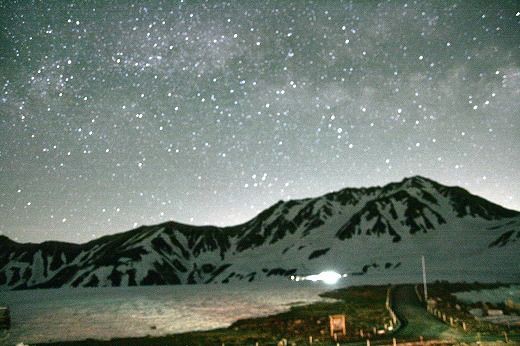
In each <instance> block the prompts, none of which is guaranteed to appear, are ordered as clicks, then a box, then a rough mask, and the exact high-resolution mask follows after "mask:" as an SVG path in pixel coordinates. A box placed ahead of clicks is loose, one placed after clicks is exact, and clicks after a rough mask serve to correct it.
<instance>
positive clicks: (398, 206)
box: [0, 176, 520, 289]
mask: <svg viewBox="0 0 520 346" xmlns="http://www.w3.org/2000/svg"><path fill="white" fill-rule="evenodd" d="M420 255H425V256H426V258H427V262H428V266H429V275H430V278H435V279H466V280H472V279H475V280H477V279H480V280H482V279H487V280H488V281H489V280H491V281H494V280H504V281H517V280H518V278H520V212H517V211H513V210H508V209H505V208H503V207H501V206H498V205H496V204H493V203H491V202H489V201H487V200H485V199H482V198H480V197H477V196H474V195H472V194H470V193H469V192H467V191H466V190H464V189H462V188H460V187H447V186H443V185H441V184H438V183H436V182H434V181H432V180H429V179H426V178H424V177H419V176H415V177H412V178H406V179H404V180H403V181H401V182H398V183H391V184H388V185H386V186H384V187H372V188H359V189H349V188H347V189H344V190H341V191H337V192H332V193H329V194H326V195H324V196H321V197H317V198H308V199H302V200H291V201H286V202H283V201H280V202H278V203H276V204H275V205H273V206H271V207H270V208H268V209H266V210H264V211H263V212H262V213H260V214H259V215H258V216H257V217H255V218H254V219H252V220H250V221H248V222H246V223H244V224H242V225H238V226H233V227H223V228H220V227H213V226H201V227H199V226H190V225H185V224H180V223H176V222H166V223H163V224H160V225H155V226H142V227H139V228H137V229H134V230H131V231H128V232H124V233H119V234H114V235H110V236H105V237H102V238H99V239H96V240H93V241H90V242H88V243H85V244H71V243H63V242H55V241H50V242H44V243H41V244H30V243H28V244H20V243H16V242H14V241H12V240H10V239H9V238H7V237H5V236H0V288H1V289H24V288H43V287H63V286H70V287H84V286H86V287H92V286H134V285H161V284H185V283H188V284H194V283H227V282H230V281H239V280H242V281H255V280H259V279H265V278H273V277H279V276H289V275H292V274H308V273H317V272H320V271H322V270H327V269H333V270H336V271H338V272H342V273H349V274H350V275H351V276H353V277H359V278H362V277H363V278H364V277H371V278H372V279H373V280H374V281H380V282H388V281H399V280H410V277H415V276H414V275H415V274H416V273H417V272H419V271H420V266H419V258H420Z"/></svg>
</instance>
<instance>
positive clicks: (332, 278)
mask: <svg viewBox="0 0 520 346" xmlns="http://www.w3.org/2000/svg"><path fill="white" fill-rule="evenodd" d="M341 277H342V275H341V274H338V273H336V272H334V271H325V272H321V273H319V274H317V275H308V276H306V277H305V279H306V280H310V281H313V282H316V281H323V282H324V283H326V284H329V285H334V284H335V283H336V282H338V280H339V279H340V278H341Z"/></svg>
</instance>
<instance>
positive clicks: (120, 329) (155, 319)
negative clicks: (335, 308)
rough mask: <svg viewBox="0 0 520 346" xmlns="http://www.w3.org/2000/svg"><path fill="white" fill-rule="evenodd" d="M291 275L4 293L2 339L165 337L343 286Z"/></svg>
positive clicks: (271, 311) (221, 323) (309, 299)
mask: <svg viewBox="0 0 520 346" xmlns="http://www.w3.org/2000/svg"><path fill="white" fill-rule="evenodd" d="M343 284H345V282H341V281H340V282H339V283H338V284H337V285H334V286H330V285H325V284H321V283H313V282H299V283H295V282H291V281H288V280H285V279H278V280H267V281H263V282H262V283H255V284H252V283H244V284H227V285H222V284H212V285H176V286H148V287H113V288H112V287H107V288H76V289H71V288H60V289H45V290H25V291H8V292H2V298H1V299H2V301H3V302H5V303H7V304H8V305H9V306H10V308H11V318H12V327H11V329H10V330H9V331H8V332H5V331H0V344H4V343H5V344H13V345H14V344H16V343H20V342H24V343H26V344H31V343H36V342H47V341H65V340H82V339H86V338H95V339H110V338H114V337H129V336H134V337H137V336H146V335H154V336H159V335H166V334H172V333H181V332H186V331H192V330H207V329H213V328H219V327H226V326H229V325H230V324H231V323H233V322H234V321H236V320H238V319H243V318H248V317H254V316H265V315H270V314H275V313H278V312H282V311H286V310H288V309H289V308H290V306H291V305H293V304H307V303H311V302H315V301H318V300H323V299H322V298H320V297H319V296H318V294H319V293H322V292H325V291H328V290H331V289H334V288H339V287H341V286H342V285H343Z"/></svg>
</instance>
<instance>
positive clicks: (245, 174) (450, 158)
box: [0, 0, 520, 242]
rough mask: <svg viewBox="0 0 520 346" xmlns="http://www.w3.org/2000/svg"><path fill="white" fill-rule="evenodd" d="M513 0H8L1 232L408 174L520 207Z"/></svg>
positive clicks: (29, 233)
mask: <svg viewBox="0 0 520 346" xmlns="http://www.w3.org/2000/svg"><path fill="white" fill-rule="evenodd" d="M110 3H113V4H110ZM115 3H117V5H114V4H115ZM519 11H520V5H519V3H518V2H515V1H494V2H493V1H481V2H476V1H437V0H436V1H409V2H405V1H386V2H380V3H377V2H375V1H351V2H345V1H315V2H303V1H293V2H291V1H280V2H276V1H265V2H253V1H251V2H249V1H247V2H246V1H236V2H217V1H208V2H196V3H193V2H183V1H180V2H179V1H177V2H173V1H172V2H170V1H164V2H157V1H155V2H154V1H150V2H146V5H137V4H131V3H124V2H123V1H117V2H109V1H89V2H83V1H71V2H68V1H67V2H66V1H41V2H35V3H29V2H27V1H1V2H0V13H1V14H0V20H1V37H0V88H1V90H0V92H1V95H0V220H1V221H0V232H2V233H3V234H5V235H7V236H9V237H12V238H13V239H17V240H19V241H42V240H45V239H59V240H67V241H73V242H84V241H88V240H90V239H92V238H94V237H99V236H102V235H105V234H111V233H115V232H120V231H124V230H128V229H130V228H132V227H137V226H138V225H142V224H154V223H159V222H164V221H167V220H176V221H179V222H185V223H191V224H216V225H231V224H237V223H240V222H243V221H246V220H247V219H249V218H251V217H253V216H255V215H256V214H257V213H258V212H260V211H261V210H262V209H264V208H266V207H268V206H269V205H271V204H273V203H275V202H276V201H278V200H280V199H284V200H287V199H291V198H303V197H310V196H317V195H321V194H324V193H326V192H329V191H332V190H338V189H341V188H344V187H347V186H349V187H357V186H371V185H382V184H385V183H388V182H390V181H398V180H401V179H402V178H403V177H405V176H411V175H424V176H427V177H429V178H432V179H434V180H437V181H439V182H441V183H444V184H449V185H460V186H463V187H465V188H467V189H468V190H470V191H471V192H473V193H476V194H479V195H481V196H483V197H485V198H488V199H490V200H492V201H494V202H496V203H499V204H502V205H504V206H506V207H509V208H513V209H517V210H518V209H520V174H519V170H520V160H519V152H520V150H519V149H520V111H519V109H520V97H519V96H520V12H519Z"/></svg>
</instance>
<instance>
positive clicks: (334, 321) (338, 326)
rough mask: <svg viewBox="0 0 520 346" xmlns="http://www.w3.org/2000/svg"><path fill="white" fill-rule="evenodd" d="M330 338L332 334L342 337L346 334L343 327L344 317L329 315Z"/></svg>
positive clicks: (345, 329)
mask: <svg viewBox="0 0 520 346" xmlns="http://www.w3.org/2000/svg"><path fill="white" fill-rule="evenodd" d="M329 320H330V336H332V337H333V336H334V334H338V333H341V334H343V335H346V334H347V328H346V327H345V315H343V314H341V315H330V316H329Z"/></svg>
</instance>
